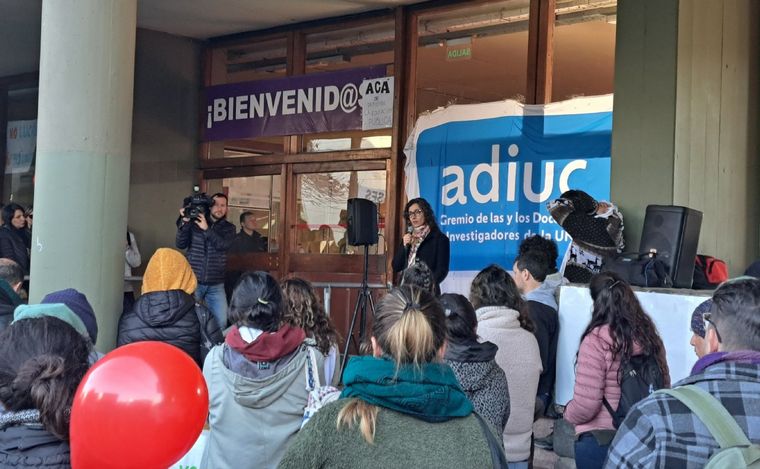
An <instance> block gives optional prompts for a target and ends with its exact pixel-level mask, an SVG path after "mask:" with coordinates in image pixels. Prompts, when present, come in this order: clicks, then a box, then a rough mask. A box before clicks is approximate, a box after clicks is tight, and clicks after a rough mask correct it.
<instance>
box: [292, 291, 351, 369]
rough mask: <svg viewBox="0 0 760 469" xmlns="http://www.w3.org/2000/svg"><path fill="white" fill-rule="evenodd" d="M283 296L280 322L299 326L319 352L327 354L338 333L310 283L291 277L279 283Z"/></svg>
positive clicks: (337, 340)
mask: <svg viewBox="0 0 760 469" xmlns="http://www.w3.org/2000/svg"><path fill="white" fill-rule="evenodd" d="M281 287H282V294H283V296H284V297H285V306H284V307H283V312H282V322H283V323H285V324H290V325H291V326H294V327H300V328H301V329H303V330H304V331H305V332H306V335H307V336H309V337H313V338H314V340H315V341H316V342H317V348H318V349H319V351H320V352H322V353H323V354H325V355H327V354H328V353H330V347H332V346H337V344H338V342H339V341H340V335H339V334H338V331H337V330H336V329H335V326H334V325H333V323H332V321H331V320H330V317H329V316H327V313H326V312H325V309H324V308H323V307H322V303H321V302H320V301H319V298H317V295H316V293H315V292H314V288H313V287H312V286H311V283H309V282H307V281H306V280H303V279H300V278H291V279H288V280H285V281H284V282H282V284H281Z"/></svg>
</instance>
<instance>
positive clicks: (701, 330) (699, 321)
mask: <svg viewBox="0 0 760 469" xmlns="http://www.w3.org/2000/svg"><path fill="white" fill-rule="evenodd" d="M712 304H713V301H712V298H709V299H707V300H705V301H703V302H702V303H700V304H699V306H697V307H696V308H695V309H694V312H693V313H691V331H692V332H693V333H695V334H697V335H698V336H700V337H702V338H703V339H704V338H705V320H704V319H703V316H704V314H705V313H706V312H708V311H710V308H712Z"/></svg>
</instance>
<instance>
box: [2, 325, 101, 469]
mask: <svg viewBox="0 0 760 469" xmlns="http://www.w3.org/2000/svg"><path fill="white" fill-rule="evenodd" d="M89 355H90V344H89V342H88V341H87V340H86V339H85V338H84V337H83V336H82V335H81V334H80V333H79V332H77V330H76V329H74V328H73V327H72V326H70V325H69V324H67V323H65V322H64V321H62V320H60V319H58V318H55V317H49V316H46V317H39V318H34V319H21V320H18V321H16V322H14V323H13V324H11V325H10V326H8V328H6V329H4V330H3V332H2V333H1V334H0V404H1V405H2V407H1V408H2V409H4V410H5V411H4V412H2V413H0V467H14V468H18V469H23V468H31V467H44V468H47V469H57V468H69V467H70V465H71V463H70V450H69V443H68V440H69V418H70V415H71V403H72V401H73V400H74V393H75V392H76V390H77V386H79V382H80V381H81V380H82V378H83V377H84V375H85V373H86V372H87V369H88V367H89V361H88V358H89Z"/></svg>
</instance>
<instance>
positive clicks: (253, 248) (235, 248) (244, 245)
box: [228, 230, 268, 254]
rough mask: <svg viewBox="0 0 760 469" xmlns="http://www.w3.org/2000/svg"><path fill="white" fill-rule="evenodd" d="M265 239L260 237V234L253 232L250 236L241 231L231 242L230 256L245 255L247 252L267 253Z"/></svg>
mask: <svg viewBox="0 0 760 469" xmlns="http://www.w3.org/2000/svg"><path fill="white" fill-rule="evenodd" d="M267 244H268V242H267V238H265V237H263V236H261V233H259V232H258V231H254V232H253V233H252V234H250V235H249V234H248V233H246V232H245V231H243V230H240V232H238V234H237V235H235V239H234V240H233V241H232V245H231V246H230V250H229V251H228V252H229V253H230V254H246V253H249V252H267Z"/></svg>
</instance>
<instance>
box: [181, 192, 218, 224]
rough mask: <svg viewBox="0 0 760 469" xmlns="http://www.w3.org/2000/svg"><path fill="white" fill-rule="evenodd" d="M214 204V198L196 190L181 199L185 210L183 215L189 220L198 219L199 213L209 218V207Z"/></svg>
mask: <svg viewBox="0 0 760 469" xmlns="http://www.w3.org/2000/svg"><path fill="white" fill-rule="evenodd" d="M213 205H214V199H212V198H211V197H209V196H208V195H206V193H205V192H196V193H194V194H193V195H191V196H189V197H185V199H184V200H183V201H182V206H183V209H184V210H185V217H186V218H189V219H190V220H191V221H193V220H198V219H199V218H200V214H203V216H204V217H206V220H209V215H210V214H211V207H212V206H213Z"/></svg>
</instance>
